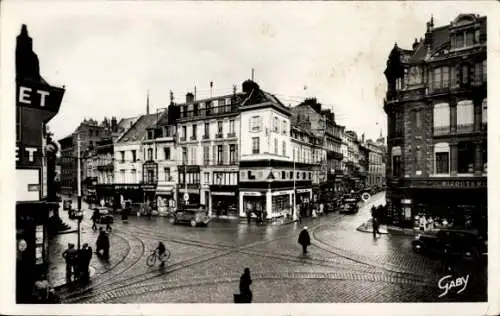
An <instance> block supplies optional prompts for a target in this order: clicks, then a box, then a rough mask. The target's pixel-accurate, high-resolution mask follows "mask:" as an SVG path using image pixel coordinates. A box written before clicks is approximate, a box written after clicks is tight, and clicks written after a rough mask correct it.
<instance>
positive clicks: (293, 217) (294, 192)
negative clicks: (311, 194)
mask: <svg viewBox="0 0 500 316" xmlns="http://www.w3.org/2000/svg"><path fill="white" fill-rule="evenodd" d="M292 219H293V220H294V221H295V220H297V188H296V187H295V148H294V149H293V215H292Z"/></svg>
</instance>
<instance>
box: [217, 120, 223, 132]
mask: <svg viewBox="0 0 500 316" xmlns="http://www.w3.org/2000/svg"><path fill="white" fill-rule="evenodd" d="M217 133H218V134H220V135H222V121H217Z"/></svg>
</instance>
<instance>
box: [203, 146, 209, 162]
mask: <svg viewBox="0 0 500 316" xmlns="http://www.w3.org/2000/svg"><path fill="white" fill-rule="evenodd" d="M203 164H204V165H205V166H208V165H209V164H210V147H208V146H203Z"/></svg>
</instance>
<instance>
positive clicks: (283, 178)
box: [281, 171, 286, 180]
mask: <svg viewBox="0 0 500 316" xmlns="http://www.w3.org/2000/svg"><path fill="white" fill-rule="evenodd" d="M281 179H282V180H285V179H286V172H285V171H281Z"/></svg>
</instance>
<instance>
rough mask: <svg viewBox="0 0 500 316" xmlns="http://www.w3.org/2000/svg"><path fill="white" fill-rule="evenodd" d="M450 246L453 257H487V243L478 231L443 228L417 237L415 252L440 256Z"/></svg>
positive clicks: (414, 241)
mask: <svg viewBox="0 0 500 316" xmlns="http://www.w3.org/2000/svg"><path fill="white" fill-rule="evenodd" d="M446 246H448V247H449V249H450V252H451V255H453V256H456V257H462V258H464V259H480V258H482V257H484V256H487V253H488V249H487V241H485V240H484V239H483V238H482V237H481V236H480V235H479V234H478V232H477V231H476V230H466V229H452V228H441V229H434V230H431V231H427V232H424V233H422V234H418V235H417V236H415V239H414V240H413V241H412V247H413V251H414V252H416V253H422V254H438V255H441V254H442V253H443V252H444V249H445V247H446Z"/></svg>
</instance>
